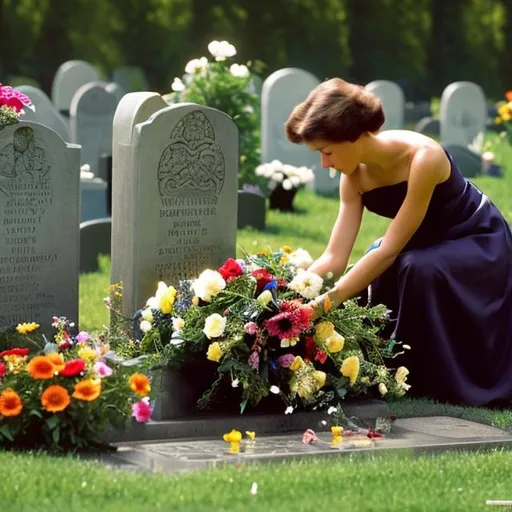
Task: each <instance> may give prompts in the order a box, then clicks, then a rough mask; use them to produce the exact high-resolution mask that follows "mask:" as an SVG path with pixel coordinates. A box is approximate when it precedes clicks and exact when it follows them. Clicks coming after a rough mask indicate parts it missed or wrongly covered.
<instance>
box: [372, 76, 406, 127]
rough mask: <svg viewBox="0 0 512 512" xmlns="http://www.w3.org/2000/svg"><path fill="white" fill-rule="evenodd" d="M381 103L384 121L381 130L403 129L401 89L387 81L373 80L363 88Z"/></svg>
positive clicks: (403, 104)
mask: <svg viewBox="0 0 512 512" xmlns="http://www.w3.org/2000/svg"><path fill="white" fill-rule="evenodd" d="M365 89H366V90H368V91H369V92H371V93H373V94H375V96H377V97H378V98H380V101H381V103H382V109H383V110H384V117H385V118H386V120H385V121H384V124H383V125H382V128H381V129H382V130H401V129H402V128H403V127H404V110H405V96H404V93H403V91H402V88H401V87H400V86H399V85H397V84H396V83H394V82H390V81H389V80H375V81H373V82H370V83H369V84H367V85H366V87H365Z"/></svg>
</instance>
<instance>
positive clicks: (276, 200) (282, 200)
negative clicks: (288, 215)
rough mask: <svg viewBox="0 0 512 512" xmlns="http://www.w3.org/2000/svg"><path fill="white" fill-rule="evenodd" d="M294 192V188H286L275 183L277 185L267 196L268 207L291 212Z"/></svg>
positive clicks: (295, 190)
mask: <svg viewBox="0 0 512 512" xmlns="http://www.w3.org/2000/svg"><path fill="white" fill-rule="evenodd" d="M296 194H297V189H296V188H292V189H291V190H286V189H284V188H283V186H282V185H280V184H279V185H277V187H276V188H275V189H274V190H272V192H271V193H270V195H269V198H268V199H269V205H270V209H271V210H281V211H282V212H293V211H294V207H293V200H294V199H295V195H296Z"/></svg>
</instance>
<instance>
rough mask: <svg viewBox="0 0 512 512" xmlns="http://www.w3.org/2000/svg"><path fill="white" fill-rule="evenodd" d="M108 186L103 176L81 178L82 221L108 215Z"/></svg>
mask: <svg viewBox="0 0 512 512" xmlns="http://www.w3.org/2000/svg"><path fill="white" fill-rule="evenodd" d="M107 188H108V186H107V182H106V181H104V180H102V179H101V178H92V179H82V180H80V195H81V206H80V222H86V221H88V220H95V219H103V218H105V217H108V212H107Z"/></svg>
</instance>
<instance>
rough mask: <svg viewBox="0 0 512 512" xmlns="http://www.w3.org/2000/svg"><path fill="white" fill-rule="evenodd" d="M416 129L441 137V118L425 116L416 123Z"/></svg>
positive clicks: (419, 131) (425, 133)
mask: <svg viewBox="0 0 512 512" xmlns="http://www.w3.org/2000/svg"><path fill="white" fill-rule="evenodd" d="M414 131H416V132H418V133H423V134H424V135H429V136H434V137H439V134H440V131H441V126H440V124H439V119H434V118H432V117H424V118H423V119H421V120H420V121H418V123H417V124H416V127H415V128H414Z"/></svg>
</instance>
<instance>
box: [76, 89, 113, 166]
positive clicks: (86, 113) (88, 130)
mask: <svg viewBox="0 0 512 512" xmlns="http://www.w3.org/2000/svg"><path fill="white" fill-rule="evenodd" d="M107 86H108V84H107V83H106V82H91V83H88V84H86V85H84V86H82V87H80V89H78V91H77V92H76V94H75V95H74V96H73V101H72V102H71V110H70V125H71V136H72V138H73V142H76V143H78V144H80V145H81V146H82V154H81V159H80V162H81V164H82V165H83V164H89V165H90V166H91V171H92V172H93V173H94V174H97V172H98V170H99V165H100V156H101V155H102V154H104V153H107V154H111V153H112V125H113V121H114V114H115V111H116V108H117V105H118V104H119V98H118V96H117V95H116V94H115V92H109V91H108V90H107Z"/></svg>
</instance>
